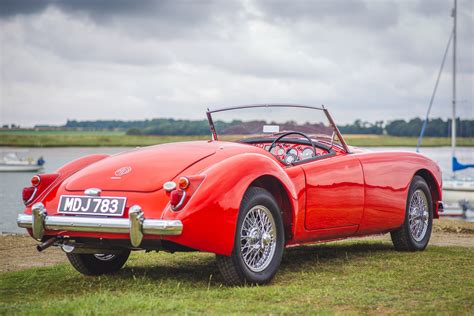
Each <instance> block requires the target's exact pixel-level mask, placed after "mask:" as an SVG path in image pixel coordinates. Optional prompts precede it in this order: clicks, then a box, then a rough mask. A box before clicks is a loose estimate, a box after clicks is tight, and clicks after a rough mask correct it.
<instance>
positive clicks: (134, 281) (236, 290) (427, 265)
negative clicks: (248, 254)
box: [0, 241, 474, 315]
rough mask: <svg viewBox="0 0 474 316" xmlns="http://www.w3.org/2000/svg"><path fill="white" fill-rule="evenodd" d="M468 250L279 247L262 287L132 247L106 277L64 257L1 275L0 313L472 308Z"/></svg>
mask: <svg viewBox="0 0 474 316" xmlns="http://www.w3.org/2000/svg"><path fill="white" fill-rule="evenodd" d="M473 258H474V250H473V249H470V248H459V247H435V246H432V247H429V248H428V249H427V250H426V251H424V252H416V253H403V252H396V251H393V249H392V246H391V245H390V244H388V243H384V242H371V243H368V242H365V241H364V242H354V241H352V242H343V243H330V244H325V245H317V246H308V247H302V248H296V249H290V250H288V251H286V253H285V255H284V258H283V262H282V265H281V268H280V271H279V273H278V274H277V276H276V278H275V279H274V281H273V282H272V283H271V284H270V285H268V286H261V287H228V286H225V285H223V284H222V279H221V277H220V275H219V274H218V270H217V267H216V264H215V261H214V256H213V255H210V254H203V253H180V254H174V255H172V254H166V253H159V254H156V253H153V254H145V253H134V254H132V256H131V258H130V259H129V262H128V263H127V265H126V267H125V268H124V269H122V270H121V271H120V272H119V273H117V274H115V275H109V276H102V277H85V276H82V275H80V274H79V273H77V272H75V271H73V269H72V268H71V267H70V266H69V265H68V264H63V265H58V266H54V267H48V268H37V269H29V270H24V271H20V272H10V273H4V274H0V293H1V295H0V314H6V315H7V314H8V315H10V314H32V315H44V314H58V315H59V314H61V315H63V314H116V315H123V314H163V313H164V314H176V313H179V314H190V313H199V314H223V313H226V314H227V313H231V314H241V313H245V314H281V313H284V314H341V313H343V314H360V313H362V314H413V313H416V314H433V313H436V314H455V315H458V314H461V315H462V314H464V315H468V314H470V315H472V314H473V313H474V265H473V264H472V260H473Z"/></svg>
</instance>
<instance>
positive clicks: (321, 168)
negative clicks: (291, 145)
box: [301, 154, 364, 232]
mask: <svg viewBox="0 0 474 316" xmlns="http://www.w3.org/2000/svg"><path fill="white" fill-rule="evenodd" d="M301 167H302V168H303V170H304V172H305V176H306V214H305V215H306V216H305V227H306V229H307V230H321V229H328V228H344V227H347V228H348V231H351V232H355V231H356V230H357V227H358V225H359V224H360V221H361V218H362V215H363V211H364V174H363V170H362V166H361V163H360V162H359V160H358V159H357V158H356V157H355V156H354V155H351V154H341V155H336V156H332V157H327V158H322V159H320V160H316V161H311V162H308V163H305V164H302V165H301ZM341 231H343V230H341Z"/></svg>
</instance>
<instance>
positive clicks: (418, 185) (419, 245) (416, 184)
mask: <svg viewBox="0 0 474 316" xmlns="http://www.w3.org/2000/svg"><path fill="white" fill-rule="evenodd" d="M417 190H421V191H423V193H424V194H425V196H426V199H427V201H428V228H427V230H426V233H425V236H424V237H423V239H422V240H420V241H416V240H415V239H414V238H413V236H412V234H411V230H410V222H409V213H410V202H411V198H412V196H413V194H414V193H415V192H416V191H417ZM404 225H405V229H406V231H407V234H408V240H409V242H410V243H411V245H412V246H413V248H415V250H423V249H425V248H426V246H428V242H429V240H430V237H431V230H432V227H433V200H432V197H431V192H430V188H429V187H428V184H427V183H426V181H425V180H424V179H423V178H421V177H419V176H415V177H414V178H413V181H412V183H411V185H410V190H409V193H408V198H407V203H406V212H405V223H404Z"/></svg>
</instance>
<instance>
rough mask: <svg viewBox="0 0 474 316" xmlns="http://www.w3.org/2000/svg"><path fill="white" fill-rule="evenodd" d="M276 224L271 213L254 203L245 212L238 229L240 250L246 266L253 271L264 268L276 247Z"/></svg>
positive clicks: (269, 261) (270, 259)
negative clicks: (240, 226) (240, 227)
mask: <svg viewBox="0 0 474 316" xmlns="http://www.w3.org/2000/svg"><path fill="white" fill-rule="evenodd" d="M276 240H277V233H276V224H275V220H274V218H273V215H272V213H271V212H270V210H269V209H268V208H266V207H265V206H263V205H256V206H254V207H252V209H250V211H249V212H248V213H247V214H246V216H245V218H244V221H243V225H242V229H241V231H240V252H241V254H242V260H243V261H244V263H245V265H246V266H247V268H249V269H250V270H251V271H253V272H260V271H263V270H265V268H267V267H268V265H269V264H270V263H271V261H272V259H273V255H274V254H275V248H276Z"/></svg>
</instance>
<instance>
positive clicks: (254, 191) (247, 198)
mask: <svg viewBox="0 0 474 316" xmlns="http://www.w3.org/2000/svg"><path fill="white" fill-rule="evenodd" d="M259 207H263V208H264V209H265V212H266V213H265V215H264V216H268V218H269V214H271V216H272V217H273V222H271V219H269V221H270V222H269V223H271V224H273V227H274V229H275V230H276V237H275V236H273V238H272V239H271V240H272V241H271V242H270V243H272V245H273V246H268V245H265V246H264V244H265V241H264V238H265V237H263V235H262V234H260V235H259V236H260V240H259V241H256V240H258V238H255V239H248V240H247V241H245V242H241V234H242V226H243V225H244V220H245V218H246V217H247V214H248V213H250V211H253V210H256V209H258V208H259ZM268 211H269V212H268ZM254 229H255V228H254ZM244 230H245V228H244ZM246 232H247V233H249V231H248V230H247V231H246ZM260 232H261V231H260ZM267 236H268V235H267ZM249 240H252V242H255V243H254V244H253V245H257V244H258V243H260V246H259V247H262V249H263V247H266V248H265V249H273V250H268V251H269V252H270V254H269V255H268V256H267V258H268V259H267V260H265V262H266V264H264V265H263V266H262V267H261V268H263V270H261V271H254V270H252V269H251V268H250V266H249V265H248V264H247V263H245V260H244V258H243V255H242V249H241V246H242V245H245V243H248V245H250V244H251V242H250V241H249ZM266 242H267V244H268V243H269V242H268V239H266ZM248 245H247V247H248V248H251V247H249V246H248ZM284 245H285V232H284V227H283V221H282V218H281V213H280V208H279V206H278V204H277V203H276V201H275V199H274V197H273V196H272V195H271V194H270V193H269V192H268V191H267V190H265V189H262V188H259V187H251V188H249V189H248V190H247V192H246V193H245V195H244V197H243V199H242V203H241V205H240V210H239V216H238V219H237V229H236V232H235V239H234V249H233V251H232V254H231V255H230V256H222V255H217V266H218V268H219V271H220V273H221V275H222V276H223V278H224V280H225V282H226V283H227V284H229V285H244V284H249V285H255V284H265V283H268V282H270V281H271V280H272V278H273V277H274V276H275V274H276V272H277V270H278V268H279V266H280V262H281V258H282V256H283V249H284ZM243 247H245V246H243ZM244 249H245V248H244ZM264 252H266V250H263V253H264ZM247 253H248V250H247ZM271 254H273V255H271ZM263 256H264V255H263V254H262V257H263Z"/></svg>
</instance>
